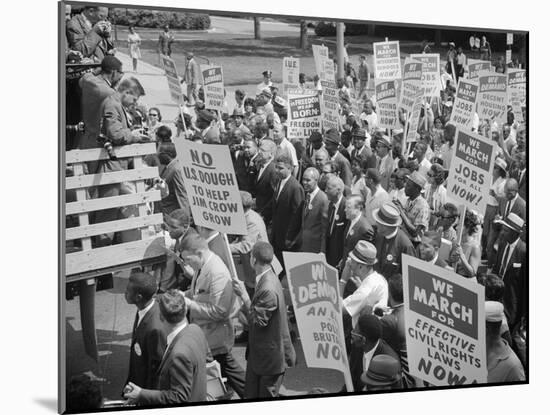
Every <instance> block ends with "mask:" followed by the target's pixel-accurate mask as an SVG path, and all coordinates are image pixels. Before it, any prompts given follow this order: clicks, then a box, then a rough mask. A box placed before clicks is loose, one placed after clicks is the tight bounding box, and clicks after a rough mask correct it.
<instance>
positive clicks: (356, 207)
mask: <svg viewBox="0 0 550 415" xmlns="http://www.w3.org/2000/svg"><path fill="white" fill-rule="evenodd" d="M364 210H365V201H364V200H363V198H362V197H361V196H359V195H351V196H350V197H348V198H347V199H346V206H345V214H346V218H347V219H348V221H349V223H348V226H347V227H346V230H345V231H344V251H343V254H342V260H341V261H340V266H339V268H340V269H341V270H342V269H344V264H345V263H346V260H347V258H348V254H349V252H351V251H352V250H353V248H355V245H357V242H358V241H360V240H363V241H367V242H374V231H373V229H372V226H370V224H369V222H368V221H367V218H365V216H364V215H363V211H364Z"/></svg>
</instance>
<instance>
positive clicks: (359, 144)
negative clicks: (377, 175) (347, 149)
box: [351, 128, 378, 170]
mask: <svg viewBox="0 0 550 415" xmlns="http://www.w3.org/2000/svg"><path fill="white" fill-rule="evenodd" d="M351 136H352V139H353V147H354V148H353V150H352V152H351V159H352V160H353V159H355V158H359V159H361V160H365V161H366V169H370V168H376V167H378V166H377V160H376V155H374V153H373V152H372V150H371V148H370V146H367V145H365V140H366V138H367V132H366V130H364V129H363V128H355V129H354V130H353V131H352V132H351ZM366 169H365V170H366Z"/></svg>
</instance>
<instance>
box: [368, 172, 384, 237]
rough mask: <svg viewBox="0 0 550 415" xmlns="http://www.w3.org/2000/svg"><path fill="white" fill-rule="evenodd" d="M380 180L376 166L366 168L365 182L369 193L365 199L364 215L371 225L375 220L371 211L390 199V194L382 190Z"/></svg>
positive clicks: (373, 224)
mask: <svg viewBox="0 0 550 415" xmlns="http://www.w3.org/2000/svg"><path fill="white" fill-rule="evenodd" d="M380 181H381V177H380V173H379V172H378V170H377V169H376V168H370V169H367V171H366V172H365V184H366V185H367V188H368V189H369V194H368V195H367V199H366V200H365V217H366V218H367V221H368V222H369V224H370V225H371V226H373V227H375V226H376V221H375V220H374V216H373V215H372V213H373V212H374V211H375V210H376V209H378V208H380V206H382V205H383V204H385V203H387V202H389V201H390V196H389V195H388V192H386V191H385V190H384V188H383V187H382V185H381V184H380Z"/></svg>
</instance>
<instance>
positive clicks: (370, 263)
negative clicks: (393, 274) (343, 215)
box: [340, 241, 388, 327]
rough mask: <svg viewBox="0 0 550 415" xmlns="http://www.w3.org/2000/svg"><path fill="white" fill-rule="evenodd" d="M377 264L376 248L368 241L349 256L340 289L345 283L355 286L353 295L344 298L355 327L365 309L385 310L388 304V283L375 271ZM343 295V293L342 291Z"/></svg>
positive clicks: (345, 308)
mask: <svg viewBox="0 0 550 415" xmlns="http://www.w3.org/2000/svg"><path fill="white" fill-rule="evenodd" d="M374 264H376V248H375V247H374V245H373V244H371V243H370V242H367V241H359V242H357V245H356V246H355V248H354V249H353V251H351V252H350V254H349V259H348V261H347V262H346V266H345V268H344V271H343V272H342V279H341V280H340V287H342V286H343V285H344V283H345V281H349V282H350V283H351V284H353V285H354V286H355V291H354V292H353V294H351V295H349V296H347V297H345V298H344V301H343V310H344V313H345V314H349V315H350V316H351V321H352V326H353V327H355V325H356V324H357V319H358V318H359V316H360V314H361V311H363V310H365V308H367V309H370V310H373V309H375V308H385V307H386V306H387V303H388V282H387V281H386V279H385V278H384V277H383V276H382V275H380V274H379V273H378V272H376V271H375V270H374ZM340 292H341V293H342V291H340Z"/></svg>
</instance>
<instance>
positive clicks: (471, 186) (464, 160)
mask: <svg viewBox="0 0 550 415" xmlns="http://www.w3.org/2000/svg"><path fill="white" fill-rule="evenodd" d="M454 148H455V150H454V154H453V158H452V159H451V165H450V166H449V176H448V178H447V197H449V198H450V199H452V200H455V201H456V202H457V204H459V205H460V204H463V205H465V206H466V207H468V208H469V209H472V210H475V211H476V212H479V213H481V214H482V215H485V207H486V206H487V199H488V198H489V189H490V188H491V184H492V181H493V179H492V178H493V176H492V175H493V164H494V161H495V154H496V151H497V149H496V144H495V143H494V142H492V141H490V140H489V139H488V138H485V137H483V136H481V135H478V134H475V133H472V132H470V131H468V130H465V129H463V128H461V127H457V129H456V134H455V146H454Z"/></svg>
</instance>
